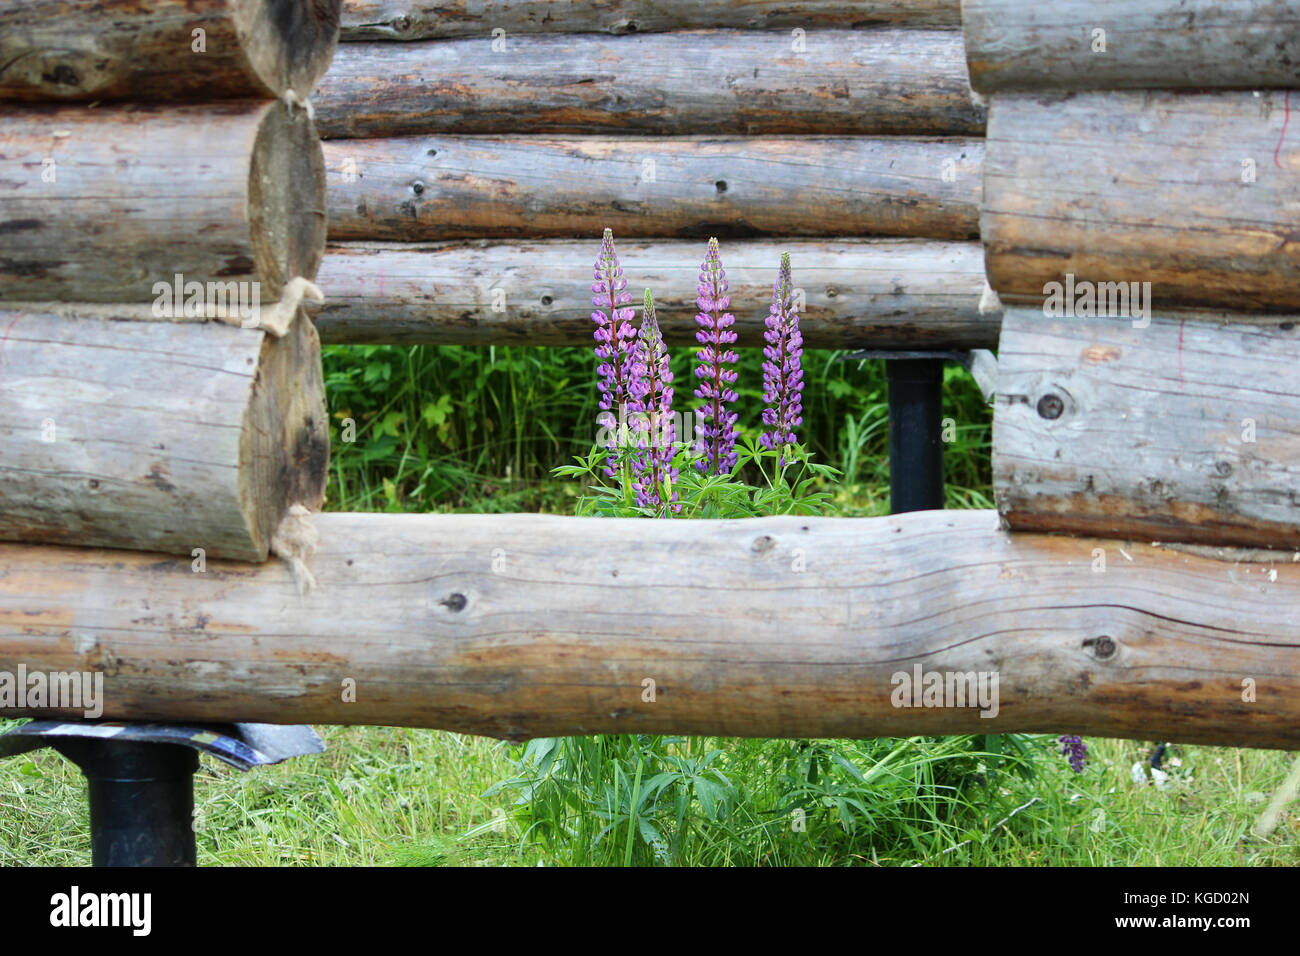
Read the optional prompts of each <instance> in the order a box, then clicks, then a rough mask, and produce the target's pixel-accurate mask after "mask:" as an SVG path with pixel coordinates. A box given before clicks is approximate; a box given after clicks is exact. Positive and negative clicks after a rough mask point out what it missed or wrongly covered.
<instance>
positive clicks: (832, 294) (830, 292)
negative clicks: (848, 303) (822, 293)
mask: <svg viewBox="0 0 1300 956" xmlns="http://www.w3.org/2000/svg"><path fill="white" fill-rule="evenodd" d="M839 294H840V290H839V289H836V288H835V287H834V286H832V287H831V288H829V289H827V290H826V298H828V299H834V298H835V297H837V296H838V295H839Z"/></svg>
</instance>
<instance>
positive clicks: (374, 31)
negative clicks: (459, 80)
mask: <svg viewBox="0 0 1300 956" xmlns="http://www.w3.org/2000/svg"><path fill="white" fill-rule="evenodd" d="M867 26H897V27H902V26H907V27H960V26H961V4H960V2H959V0H858V2H851V0H800V2H799V3H797V4H790V3H774V2H772V0H725V2H721V3H700V2H699V0H478V2H475V0H450V2H449V0H344V3H343V33H342V39H343V40H345V41H352V40H442V39H447V38H449V37H483V36H491V35H492V31H493V30H497V29H500V30H505V31H506V32H507V34H513V33H619V34H622V33H663V32H668V31H672V30H702V29H705V30H707V29H723V28H730V29H746V30H755V29H770V30H790V29H794V28H796V27H801V28H803V29H805V30H809V31H811V30H814V29H824V28H826V27H841V28H850V27H867Z"/></svg>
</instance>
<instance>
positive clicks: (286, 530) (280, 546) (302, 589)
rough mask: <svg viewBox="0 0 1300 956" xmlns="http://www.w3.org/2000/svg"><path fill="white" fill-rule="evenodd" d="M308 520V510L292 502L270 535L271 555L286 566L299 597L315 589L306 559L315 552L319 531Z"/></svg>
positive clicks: (314, 580) (313, 578)
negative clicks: (291, 574)
mask: <svg viewBox="0 0 1300 956" xmlns="http://www.w3.org/2000/svg"><path fill="white" fill-rule="evenodd" d="M310 517H311V511H310V509H308V508H306V507H304V506H303V505H301V504H299V503H297V502H294V503H293V504H291V505H290V506H289V510H288V511H287V512H285V515H284V517H283V518H282V519H280V524H279V526H278V527H277V528H276V529H275V533H274V534H272V535H271V553H272V554H274V555H275V556H276V557H277V558H280V559H282V560H284V561H286V562H287V563H288V565H289V570H290V571H291V572H292V573H293V583H294V584H295V585H296V586H297V588H298V594H299V595H305V594H309V593H311V592H312V591H314V590H315V589H316V577H315V575H313V574H312V573H311V569H310V568H308V567H307V560H306V559H307V558H309V557H311V556H312V554H314V553H315V551H316V546H317V545H318V544H319V543H320V532H319V531H317V530H316V526H315V525H313V524H312V523H311V521H310V520H308V519H309V518H310Z"/></svg>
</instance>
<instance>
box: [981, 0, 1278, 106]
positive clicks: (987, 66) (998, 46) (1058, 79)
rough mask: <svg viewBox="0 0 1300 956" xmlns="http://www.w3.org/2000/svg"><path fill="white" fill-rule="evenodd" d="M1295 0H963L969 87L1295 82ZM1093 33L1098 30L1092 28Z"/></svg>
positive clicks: (1004, 88)
mask: <svg viewBox="0 0 1300 956" xmlns="http://www.w3.org/2000/svg"><path fill="white" fill-rule="evenodd" d="M1298 25H1300V0H1190V2H1189V0H1123V2H1110V3H1098V2H1097V0H1035V2H1033V3H1025V2H1024V0H963V3H962V30H963V31H964V33H965V36H966V56H967V60H968V62H969V65H970V80H971V86H973V87H974V88H975V89H976V90H978V91H979V92H981V93H994V92H1004V91H1010V90H1021V91H1025V92H1029V91H1043V90H1049V89H1057V90H1115V89H1149V88H1154V89H1170V88H1177V87H1191V88H1201V89H1204V88H1211V87H1217V88H1238V89H1248V90H1258V89H1263V88H1265V87H1281V88H1284V89H1292V88H1295V87H1297V86H1300V29H1298V28H1297V27H1298ZM1098 31H1100V32H1098Z"/></svg>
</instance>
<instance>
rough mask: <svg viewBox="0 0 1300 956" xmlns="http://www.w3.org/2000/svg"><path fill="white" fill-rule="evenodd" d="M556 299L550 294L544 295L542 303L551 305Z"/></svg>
mask: <svg viewBox="0 0 1300 956" xmlns="http://www.w3.org/2000/svg"><path fill="white" fill-rule="evenodd" d="M554 301H555V300H554V299H552V298H551V297H550V296H549V295H544V296H542V305H550V304H551V303H552V302H554Z"/></svg>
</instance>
